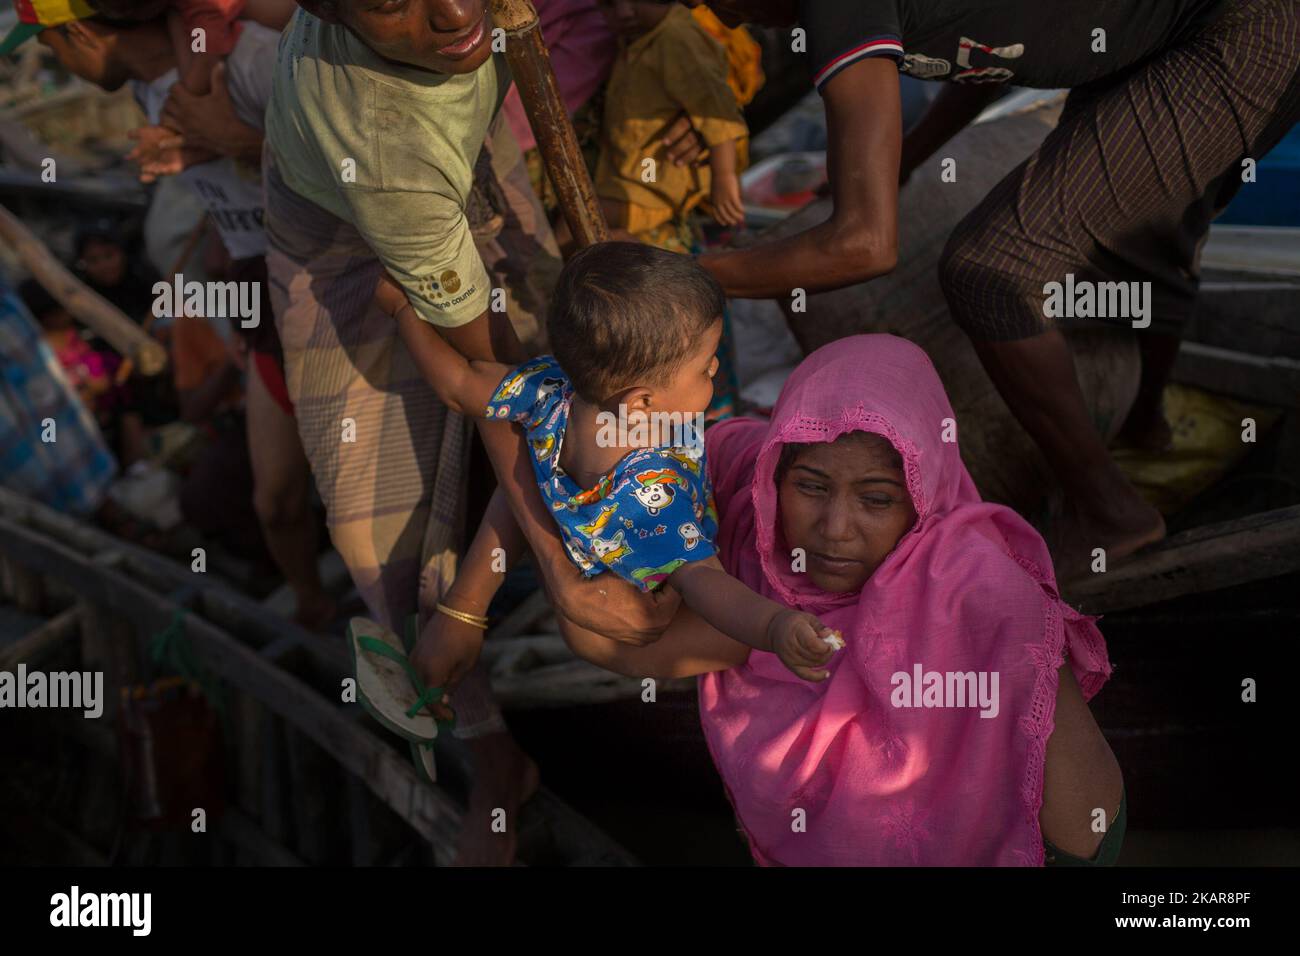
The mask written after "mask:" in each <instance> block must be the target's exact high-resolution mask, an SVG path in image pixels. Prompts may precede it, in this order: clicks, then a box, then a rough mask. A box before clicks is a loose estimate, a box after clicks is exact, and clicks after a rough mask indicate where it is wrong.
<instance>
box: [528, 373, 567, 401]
mask: <svg viewBox="0 0 1300 956" xmlns="http://www.w3.org/2000/svg"><path fill="white" fill-rule="evenodd" d="M563 385H564V379H562V378H553V377H550V376H548V377H546V378H544V379H542V384H541V385H538V386H537V400H536V401H534V402H533V404H534V405H540V404H542V403H543V402H545V401H546V400H547V399H548V398H550V397H551V396H552V395H553V394H555V393H556V392H558V391H559V390H560V388H561V387H562V386H563Z"/></svg>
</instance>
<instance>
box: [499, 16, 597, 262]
mask: <svg viewBox="0 0 1300 956" xmlns="http://www.w3.org/2000/svg"><path fill="white" fill-rule="evenodd" d="M492 19H493V20H494V21H495V22H496V25H497V26H498V27H500V28H501V29H503V30H505V35H506V61H507V62H508V63H509V64H510V72H511V73H513V74H514V78H515V85H516V86H517V87H519V98H520V100H522V101H523V104H524V112H525V113H527V114H528V124H529V125H530V126H531V127H532V128H533V135H534V136H536V137H537V148H538V150H540V152H541V154H542V161H543V162H544V163H545V165H546V174H547V175H548V176H549V177H550V179H551V184H552V185H553V186H554V187H555V193H556V196H557V197H558V198H559V201H560V211H561V212H562V213H563V214H564V219H565V221H566V222H567V223H568V224H569V231H570V232H571V233H573V237H574V239H575V241H576V242H577V244H578V247H579V248H581V247H583V246H589V245H591V244H592V243H596V242H603V241H604V240H605V239H608V238H609V229H608V227H607V226H606V224H605V217H604V215H603V214H602V213H601V211H600V204H599V203H597V202H596V189H595V187H594V186H593V185H592V182H591V176H590V175H589V174H588V172H587V164H586V163H585V162H584V161H583V159H582V152H581V151H580V150H579V149H578V137H577V136H576V135H575V133H574V132H573V123H571V122H570V121H569V113H568V111H567V110H566V109H565V108H564V100H563V98H562V97H561V96H560V88H559V85H558V84H557V83H556V82H555V71H554V70H552V69H551V56H550V54H549V53H548V52H547V51H546V43H545V42H544V41H543V39H542V28H541V24H540V23H539V22H538V19H537V11H536V10H534V9H533V5H532V3H531V2H530V0H492Z"/></svg>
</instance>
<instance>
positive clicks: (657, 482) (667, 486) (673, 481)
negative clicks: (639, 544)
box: [632, 468, 690, 515]
mask: <svg viewBox="0 0 1300 956" xmlns="http://www.w3.org/2000/svg"><path fill="white" fill-rule="evenodd" d="M636 481H637V483H638V484H639V485H640V486H641V487H640V488H633V489H632V495H633V497H635V498H636V500H637V501H639V502H640V503H641V506H642V507H643V508H645V510H646V511H647V512H649V513H650V514H651V515H657V514H658V513H659V512H660V511H662V510H663V509H664V508H667V507H668V506H669V505H670V504H672V502H673V495H675V494H676V493H677V489H676V488H674V487H673V485H680V486H681V487H683V488H689V487H690V485H688V484H687V483H686V482H685V481H683V480H682V476H681V475H679V474H677V472H675V471H673V470H672V469H671V468H656V469H653V470H651V471H643V472H641V473H640V474H639V475H637V476H636Z"/></svg>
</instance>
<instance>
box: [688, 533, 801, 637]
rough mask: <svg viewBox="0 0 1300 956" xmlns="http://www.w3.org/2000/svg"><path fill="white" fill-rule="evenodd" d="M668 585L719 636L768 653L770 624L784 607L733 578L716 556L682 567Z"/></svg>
mask: <svg viewBox="0 0 1300 956" xmlns="http://www.w3.org/2000/svg"><path fill="white" fill-rule="evenodd" d="M668 583H669V584H671V585H672V586H673V587H674V588H676V589H677V591H678V592H680V594H681V596H682V600H683V601H684V602H685V603H686V604H687V605H688V606H689V607H690V608H691V610H693V611H694V612H695V613H696V614H698V615H699V616H700V617H702V618H703V619H704V620H706V621H708V622H709V624H711V625H713V626H714V627H715V628H717V629H718V630H719V631H721V632H722V633H723V634H726V635H727V636H728V637H731V638H733V639H734V640H737V641H740V642H741V643H743V644H748V645H749V646H750V647H753V648H756V649H757V650H760V651H770V650H772V643H771V635H770V634H769V633H768V632H769V630H770V625H771V623H772V621H773V619H774V618H775V617H776V616H777V615H778V614H780V613H781V612H782V611H784V610H785V608H784V607H782V606H781V605H780V604H777V603H776V602H775V601H769V600H768V599H767V598H765V597H763V596H762V595H759V594H755V593H754V592H753V591H751V590H750V589H749V588H748V587H746V586H745V585H744V584H742V583H741V582H740V581H738V580H736V579H735V578H733V577H732V576H731V575H730V574H728V573H727V572H726V571H725V570H723V567H722V563H721V562H720V561H719V560H718V559H717V557H716V556H714V557H711V558H708V559H706V560H704V561H692V562H690V563H689V564H684V565H682V566H681V567H680V568H678V569H677V570H676V571H674V572H673V573H672V574H671V575H669V577H668Z"/></svg>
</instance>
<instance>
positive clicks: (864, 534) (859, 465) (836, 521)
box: [777, 432, 916, 593]
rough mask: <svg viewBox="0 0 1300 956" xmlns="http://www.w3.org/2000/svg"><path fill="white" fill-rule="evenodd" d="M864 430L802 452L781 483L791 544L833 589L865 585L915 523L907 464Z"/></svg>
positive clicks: (816, 579) (784, 526)
mask: <svg viewBox="0 0 1300 956" xmlns="http://www.w3.org/2000/svg"><path fill="white" fill-rule="evenodd" d="M857 434H859V433H854V432H851V433H849V434H848V435H843V436H841V437H840V438H839V439H838V440H837V441H834V442H823V443H820V444H816V445H810V446H808V447H807V448H805V449H803V450H801V451H800V452H799V454H798V456H797V457H796V458H795V459H794V461H793V462H792V463H791V465H790V467H789V468H788V469H787V470H786V473H785V474H784V475H783V476H782V477H781V481H780V484H779V485H778V487H777V500H778V501H779V503H780V504H779V507H780V512H781V531H782V534H783V535H784V538H785V543H786V546H787V547H788V548H791V549H793V548H802V549H803V551H804V554H805V556H806V558H807V567H806V572H807V574H808V576H809V577H810V578H811V579H812V582H813V583H814V584H815V585H817V587H819V588H821V589H822V590H824V591H830V592H833V593H843V592H851V591H857V590H859V589H861V587H862V585H864V584H866V583H867V579H868V578H870V577H871V575H872V574H873V573H874V572H875V570H876V568H878V567H880V565H881V563H882V562H883V561H884V560H885V558H886V557H888V556H889V552H891V551H893V550H894V546H895V545H896V544H898V541H899V539H900V538H902V536H903V535H904V534H906V533H907V532H908V530H909V529H910V528H911V527H912V525H913V523H915V521H916V509H915V508H914V507H913V505H912V496H911V495H910V494H909V493H908V491H907V479H906V478H905V477H904V475H903V471H902V469H901V468H899V467H898V464H897V462H896V461H895V460H893V456H891V455H890V454H888V452H887V451H885V450H884V449H881V448H879V447H877V446H876V445H875V444H872V443H868V442H864V441H862V440H861V439H860V438H856V437H855V435H857Z"/></svg>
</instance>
